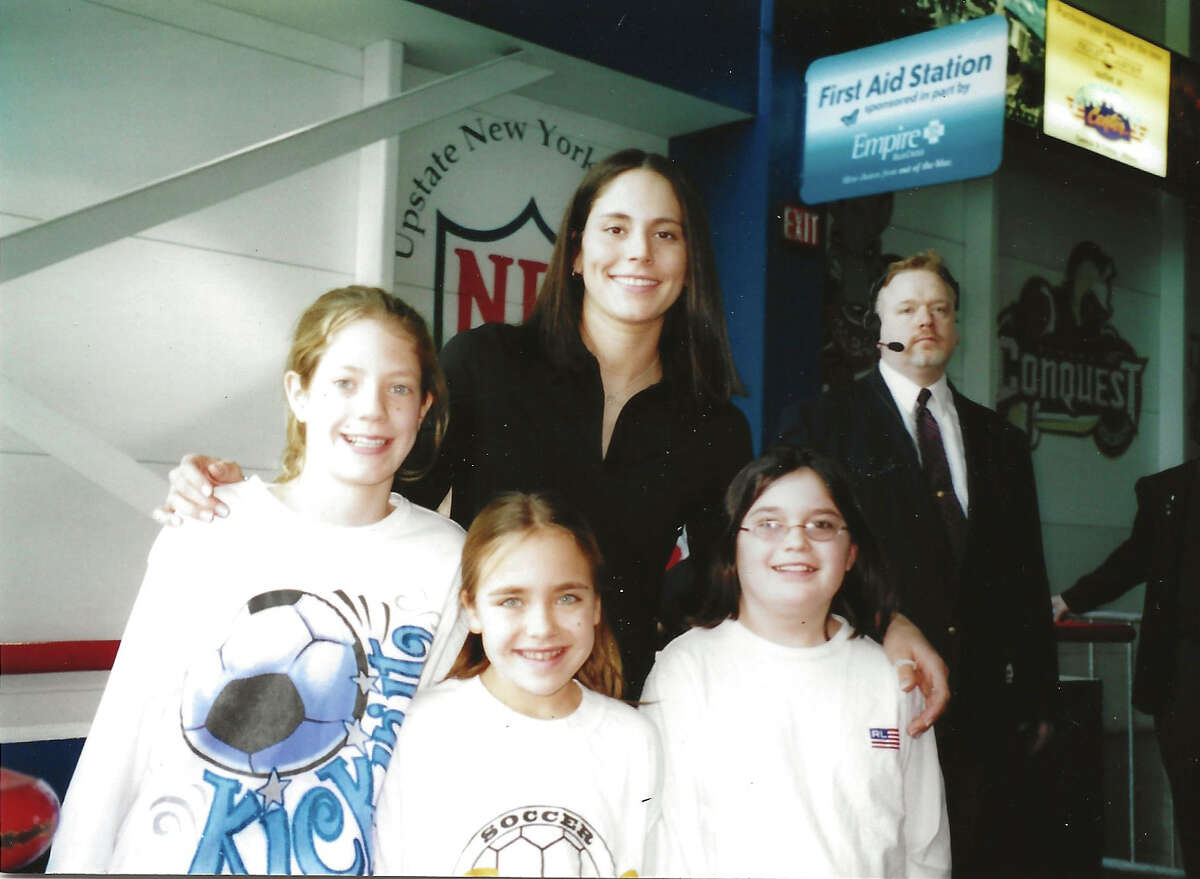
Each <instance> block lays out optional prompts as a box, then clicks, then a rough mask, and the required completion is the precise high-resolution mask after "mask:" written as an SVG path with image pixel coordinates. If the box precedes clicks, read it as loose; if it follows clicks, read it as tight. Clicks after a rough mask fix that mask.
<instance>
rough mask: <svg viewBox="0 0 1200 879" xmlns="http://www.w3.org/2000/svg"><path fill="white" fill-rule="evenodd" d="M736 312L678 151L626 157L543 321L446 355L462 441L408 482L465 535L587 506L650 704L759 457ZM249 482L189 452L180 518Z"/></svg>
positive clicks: (572, 245) (581, 204)
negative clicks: (538, 502)
mask: <svg viewBox="0 0 1200 879" xmlns="http://www.w3.org/2000/svg"><path fill="white" fill-rule="evenodd" d="M722 308H723V306H722V303H721V296H720V291H719V289H718V283H717V273H716V265H715V260H714V257H713V252H712V245H711V242H710V240H709V232H708V224H707V220H706V218H705V214H704V210H703V206H702V204H701V202H700V199H699V197H698V196H697V194H696V193H695V191H694V189H693V188H692V187H691V185H690V184H689V183H688V182H687V180H686V179H685V178H684V177H683V175H682V174H681V173H680V171H679V170H678V169H677V168H676V167H675V165H674V163H673V162H672V161H671V160H670V159H667V158H665V157H663V156H659V155H655V154H652V153H645V152H642V151H641V150H624V151H622V152H619V153H616V154H615V155H613V156H610V157H609V158H607V159H605V160H603V161H601V162H599V163H598V164H596V165H595V166H594V167H593V168H592V169H591V171H589V173H588V174H587V176H586V177H585V178H584V180H583V182H582V183H581V184H580V185H579V188H578V189H577V190H576V192H575V194H574V196H573V197H572V199H571V202H570V204H569V206H568V208H567V211H566V215H565V216H564V217H563V221H562V224H561V226H560V228H559V232H558V238H557V241H556V244H555V247H554V252H553V254H552V256H551V258H550V264H549V267H548V268H547V272H546V277H545V279H544V281H543V283H542V287H541V290H540V291H539V294H538V301H537V305H536V307H535V309H534V313H533V314H532V315H531V316H530V318H529V319H528V320H527V321H526V322H525V323H524V324H522V325H521V326H508V325H503V324H488V325H484V326H481V327H477V328H475V329H473V330H468V331H466V332H464V333H460V334H459V335H457V336H455V337H454V338H453V339H451V340H450V341H449V342H448V343H447V344H446V346H445V348H444V349H443V350H442V353H441V359H442V365H443V368H444V370H445V372H446V377H447V381H448V382H449V385H450V428H449V431H448V432H447V435H446V437H445V440H444V442H443V445H442V450H441V453H440V455H439V457H438V460H437V463H436V465H435V466H434V468H433V470H432V471H431V472H430V473H429V474H428V475H427V476H426V477H424V478H423V479H422V480H421V481H419V482H416V483H398V484H397V488H398V490H400V491H401V492H403V493H404V494H406V495H407V496H409V497H410V498H412V499H413V500H415V501H417V502H419V503H422V504H425V505H426V506H431V507H433V506H438V504H439V503H440V502H442V501H443V499H444V498H445V497H446V495H447V492H449V495H450V516H451V517H452V518H453V519H455V520H456V521H457V522H459V523H460V524H461V525H463V526H464V527H465V526H467V525H469V524H470V522H471V519H472V518H473V517H474V515H475V513H476V512H478V511H479V510H480V509H481V508H482V507H483V506H484V505H485V504H486V503H487V502H488V500H489V499H490V498H491V497H492V496H494V495H495V494H496V493H497V492H500V491H504V490H523V491H533V490H547V489H550V490H554V491H557V492H559V493H560V494H561V495H563V496H564V497H565V498H566V500H567V501H568V502H569V503H571V504H573V505H575V506H576V507H577V508H578V509H580V510H582V511H583V512H584V514H585V515H586V516H587V518H588V519H589V521H590V522H591V524H592V527H593V528H594V529H595V531H596V535H597V538H598V539H599V541H600V545H601V548H602V550H603V552H604V556H605V560H606V562H607V567H608V574H609V575H610V580H611V589H610V591H609V593H608V595H607V596H606V612H607V613H608V617H609V620H610V622H611V623H612V625H613V628H614V630H615V632H616V635H617V639H618V642H619V643H620V646H621V653H622V659H623V661H624V664H625V673H626V677H627V679H628V681H629V684H630V687H629V690H630V693H631V694H633V695H636V694H637V693H638V692H639V691H640V689H641V684H642V681H643V679H644V678H645V675H646V673H647V672H648V671H649V667H650V663H651V661H652V659H653V655H654V650H655V649H656V647H658V646H660V644H661V642H662V640H663V638H664V637H665V636H666V635H668V634H671V633H673V631H674V630H675V629H676V628H677V625H678V623H679V620H678V617H679V614H678V613H677V612H674V610H675V608H676V607H677V605H683V606H687V605H688V604H690V603H691V600H690V599H691V597H692V596H694V594H695V592H696V590H698V589H699V588H701V587H700V586H699V585H698V583H699V577H701V576H703V575H704V573H706V572H705V567H706V566H705V565H704V564H703V563H702V561H701V560H702V559H703V556H704V554H705V550H706V549H707V547H708V546H709V545H710V544H711V542H712V540H713V539H714V537H715V535H716V533H717V531H718V529H719V526H720V522H719V519H720V512H719V511H720V503H721V497H722V494H723V492H724V489H725V486H726V485H727V484H728V482H729V480H730V479H731V478H732V477H733V475H734V474H735V473H736V472H737V471H738V469H739V468H740V467H741V466H742V465H743V464H744V463H745V462H746V461H748V460H749V459H750V456H751V442H750V433H749V428H748V426H747V424H746V420H745V418H744V417H743V416H742V414H741V413H740V411H738V409H737V408H736V407H734V406H733V404H732V403H731V402H730V397H731V396H732V395H733V394H735V393H740V392H742V387H741V384H740V382H739V381H738V378H737V375H736V372H735V369H734V365H733V358H732V355H731V353H730V349H729V341H728V336H727V333H726V328H725V318H724V313H723V310H722ZM420 453H421V452H420V449H418V450H417V451H415V452H414V455H418V454H420ZM238 476H240V473H238V472H237V471H236V465H232V464H231V463H230V462H223V461H214V460H213V459H209V458H203V457H196V456H189V457H187V458H185V459H184V461H183V463H182V464H181V465H180V467H179V468H177V469H176V470H174V471H172V475H171V481H172V486H173V488H172V493H171V495H170V497H169V498H168V505H169V506H168V507H167V508H164V509H165V510H170V509H173V510H175V511H177V512H178V513H183V514H185V515H198V516H199V517H201V518H203V517H205V516H208V517H211V516H212V515H213V513H214V512H216V514H217V515H220V514H222V510H221V509H220V505H219V504H217V503H215V502H214V500H213V499H212V496H211V490H210V487H209V486H210V482H215V481H224V480H228V479H231V478H237V477H238ZM206 489H207V490H208V492H207V493H206ZM682 534H686V544H687V545H688V547H689V549H690V552H691V553H692V555H693V556H696V558H693V559H692V560H691V563H690V567H691V570H692V572H693V576H692V577H691V578H688V577H675V578H674V579H675V580H676V581H677V582H679V583H682V584H683V588H682V589H681V590H679V591H681V592H682V593H683V595H682V596H681V597H679V600H678V601H675V600H672V601H669V602H664V600H663V599H664V596H663V584H664V570H665V568H666V566H667V563H668V561H669V559H670V557H671V553H672V550H673V549H674V547H675V546H676V544H677V542H679V541H678V538H679V537H680V535H682ZM689 593H690V594H689ZM887 646H888V648H889V652H891V653H894V654H895V655H894V658H896V659H899V658H907V657H910V656H913V657H915V658H916V659H917V660H918V661H919V663H920V665H921V667H922V669H924V670H926V671H928V672H929V673H930V674H931V675H932V677H933V689H934V693H933V696H932V698H931V699H930V711H929V712H927V713H928V714H929V715H930V716H932V715H933V714H936V713H940V710H941V708H942V705H943V703H944V699H942V698H941V693H943V692H945V680H944V666H943V665H942V664H941V661H940V659H938V657H937V656H936V654H935V653H933V651H932V650H931V649H930V648H929V647H928V644H927V643H926V642H925V641H924V639H923V638H922V637H921V636H920V633H919V632H917V631H916V629H915V628H913V627H912V626H911V624H908V623H907V622H906V621H903V622H901V623H900V624H893V625H892V626H891V628H890V629H889V633H888V644H887ZM939 675H942V677H939ZM925 719H926V720H929V719H930V718H925Z"/></svg>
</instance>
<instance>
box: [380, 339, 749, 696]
mask: <svg viewBox="0 0 1200 879" xmlns="http://www.w3.org/2000/svg"><path fill="white" fill-rule="evenodd" d="M579 353H580V356H579V358H578V361H579V365H578V367H576V368H565V369H564V368H556V367H554V366H553V365H551V364H550V363H549V361H548V360H547V358H546V356H545V354H544V353H543V351H542V349H541V346H540V344H539V341H538V337H537V334H536V332H535V331H534V329H533V328H532V327H529V326H522V327H514V326H508V325H504V324H487V325H485V326H482V327H477V328H476V329H473V330H469V331H467V332H464V333H460V334H459V335H457V336H455V337H454V338H453V339H451V340H450V342H449V343H447V345H446V346H445V348H444V349H443V350H442V353H441V361H442V367H443V369H444V370H445V372H446V378H447V381H448V383H449V385H450V428H449V430H448V432H447V435H446V437H445V440H444V442H443V444H442V451H441V454H440V455H439V457H438V462H437V464H436V466H435V468H434V470H433V472H431V473H430V474H429V475H428V476H427V477H425V478H424V479H423V480H421V481H420V482H418V483H400V484H399V485H398V489H399V490H400V491H402V492H404V493H405V494H406V495H407V496H408V497H410V498H411V499H412V500H414V501H416V502H417V503H421V504H424V505H426V506H436V505H437V504H438V503H439V502H440V500H441V499H442V497H444V496H445V493H446V490H447V489H448V488H449V487H450V486H451V485H452V486H453V488H454V494H453V501H452V505H451V517H452V518H453V519H454V520H455V521H456V522H458V523H459V524H460V525H462V526H463V527H464V528H465V527H468V526H469V525H470V523H471V520H472V518H474V516H475V514H476V513H478V512H479V510H480V509H481V508H482V507H483V506H484V505H486V504H487V502H488V501H489V500H490V499H491V498H492V497H494V496H495V495H496V494H497V493H499V492H502V491H537V490H553V491H555V492H557V493H558V494H559V495H560V496H562V497H563V498H564V499H565V500H566V501H567V502H568V503H570V504H572V505H573V506H575V507H576V508H577V509H578V510H580V511H581V512H582V513H583V514H584V515H585V516H586V517H587V519H588V522H589V523H590V524H591V526H592V528H593V529H594V530H595V532H596V538H597V540H598V542H599V544H600V549H601V551H602V552H603V553H604V558H605V562H606V569H607V574H608V583H607V589H606V592H605V597H604V604H605V613H606V614H607V616H608V620H609V623H610V625H611V626H612V627H613V630H614V633H615V634H616V637H617V642H618V644H619V645H620V647H621V658H622V661H623V663H624V666H625V677H626V681H627V683H628V684H629V693H630V695H636V694H637V693H638V692H640V690H641V685H642V681H643V679H644V678H645V676H646V673H647V672H648V671H649V669H650V664H651V662H652V660H653V656H654V650H655V649H656V647H657V646H658V640H659V635H658V623H659V622H660V621H661V620H662V617H663V605H662V587H663V572H664V570H665V568H666V565H667V561H668V559H669V558H670V555H671V551H672V548H673V547H674V545H675V543H676V539H677V537H678V535H679V533H680V531H681V529H682V528H683V527H684V526H686V527H687V534H688V543H689V547H690V551H691V553H692V554H693V556H695V558H693V559H692V563H691V569H692V575H693V580H692V582H691V584H690V586H689V588H691V589H693V590H698V589H701V588H703V584H702V582H701V581H700V579H699V578H700V577H701V576H704V577H706V576H707V565H706V564H702V563H700V560H701V559H702V558H704V556H705V552H706V550H707V549H708V548H709V547H710V546H711V544H712V541H713V540H714V539H715V538H716V535H717V533H718V530H719V528H720V510H721V503H722V498H723V495H724V491H725V487H726V486H727V485H728V484H729V481H730V479H732V478H733V476H734V474H736V473H737V471H738V470H739V469H740V468H741V466H742V465H743V464H745V463H746V462H747V461H748V460H749V459H750V456H751V444H750V431H749V426H748V425H747V423H746V419H745V417H744V416H743V415H742V414H741V412H740V411H739V410H738V409H737V408H736V407H735V406H733V405H732V404H731V403H719V404H714V405H709V406H707V407H701V406H697V405H696V404H695V403H694V402H693V398H692V397H691V395H690V394H689V393H687V392H686V391H685V390H684V388H683V387H681V386H680V385H678V384H676V383H673V382H672V381H671V379H670V378H669V377H667V378H664V380H663V381H661V382H659V383H658V384H655V385H653V386H651V387H649V388H646V389H645V390H643V391H641V392H639V393H638V394H635V395H634V396H633V397H632V398H631V399H630V400H629V401H628V402H627V403H626V404H625V406H624V408H623V409H622V410H621V414H620V416H619V418H618V420H617V423H616V426H615V427H614V429H613V434H612V439H611V440H610V442H609V447H608V454H607V456H604V455H602V454H601V437H602V427H603V417H604V390H603V387H602V385H601V381H600V369H599V366H598V364H597V363H596V360H595V358H594V357H592V356H591V354H590V353H588V352H587V351H586V349H584V348H583V346H582V344H580V346H579ZM693 603H694V602H693ZM665 622H666V627H665V630H666V631H667V632H673V631H674V630H675V629H677V627H678V623H679V621H678V620H675V619H668V620H666V621H665Z"/></svg>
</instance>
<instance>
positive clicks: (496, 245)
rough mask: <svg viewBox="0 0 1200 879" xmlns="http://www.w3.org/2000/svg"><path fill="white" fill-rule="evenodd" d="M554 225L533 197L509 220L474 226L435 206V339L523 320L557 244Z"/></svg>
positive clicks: (533, 300) (531, 308)
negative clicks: (547, 219) (489, 225)
mask: <svg viewBox="0 0 1200 879" xmlns="http://www.w3.org/2000/svg"><path fill="white" fill-rule="evenodd" d="M554 239H555V235H554V231H553V230H552V229H551V228H550V226H549V225H548V224H547V223H546V220H545V219H544V218H543V217H542V214H541V211H540V210H538V206H537V201H536V200H535V199H532V198H531V199H529V202H528V203H527V204H526V205H525V208H524V209H523V210H522V211H521V212H520V213H519V214H517V216H516V217H515V218H513V219H512V220H511V221H509V222H508V223H505V224H503V225H501V226H498V227H497V228H495V229H471V228H468V227H467V226H462V225H459V224H458V223H456V222H454V220H452V219H450V218H449V217H447V216H446V215H445V214H443V213H442V212H441V211H440V210H439V211H438V212H437V254H436V257H435V259H436V263H435V269H434V282H433V303H434V304H433V340H434V343H435V344H436V345H437V346H438V347H439V348H441V346H442V344H443V343H444V342H445V341H446V340H447V339H448V338H450V337H451V336H453V335H455V334H456V333H460V332H462V331H463V330H467V329H470V328H471V327H475V326H479V325H480V324H483V323H491V322H505V323H520V322H521V321H522V320H524V319H525V318H526V317H528V316H529V314H530V312H532V311H533V304H534V302H535V301H536V299H537V291H538V287H539V286H540V285H541V283H542V278H543V277H544V276H545V273H546V265H547V263H548V262H549V261H550V252H551V250H552V248H553V247H554Z"/></svg>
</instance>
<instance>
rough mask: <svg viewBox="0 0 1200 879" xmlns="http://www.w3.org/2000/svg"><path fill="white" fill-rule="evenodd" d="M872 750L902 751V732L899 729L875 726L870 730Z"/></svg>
mask: <svg viewBox="0 0 1200 879" xmlns="http://www.w3.org/2000/svg"><path fill="white" fill-rule="evenodd" d="M868 734H869V735H870V738H871V747H872V748H885V749H887V750H891V751H899V750H900V730H899V729H898V728H897V727H894V726H890V727H886V728H885V727H879V726H873V727H871V728H870V730H868Z"/></svg>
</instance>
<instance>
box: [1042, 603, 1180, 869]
mask: <svg viewBox="0 0 1200 879" xmlns="http://www.w3.org/2000/svg"><path fill="white" fill-rule="evenodd" d="M1083 619H1084V620H1085V622H1063V623H1058V624H1056V625H1055V634H1056V636H1057V639H1058V642H1059V643H1060V644H1064V643H1066V644H1070V643H1076V644H1086V645H1087V675H1088V677H1089V678H1093V679H1095V678H1098V677H1099V676H1098V674H1097V663H1096V645H1097V644H1121V645H1122V648H1123V654H1124V656H1123V659H1124V675H1123V676H1124V679H1125V680H1124V693H1123V699H1122V704H1123V706H1124V714H1125V758H1126V764H1127V768H1126V773H1127V778H1126V790H1127V796H1126V820H1127V822H1128V827H1129V834H1128V845H1129V857H1128V858H1127V859H1125V858H1113V857H1105V858H1103V860H1102V864H1103V866H1104V868H1105V869H1109V870H1121V871H1126V872H1136V873H1150V874H1156V875H1162V876H1182V875H1183V870H1182V868H1180V867H1179V866H1178V865H1177V863H1176V859H1175V814H1174V804H1173V803H1172V801H1171V796H1170V793H1169V788H1168V789H1167V790H1168V792H1167V793H1166V795H1165V796H1164V797H1163V801H1164V803H1165V808H1166V828H1167V830H1166V833H1167V840H1166V842H1167V850H1168V852H1169V853H1170V854H1169V857H1170V863H1169V864H1158V863H1150V862H1147V861H1141V860H1138V857H1137V833H1136V823H1135V801H1134V784H1135V780H1136V769H1135V767H1136V763H1135V759H1134V723H1133V720H1134V708H1133V649H1134V648H1133V642H1134V638H1135V636H1136V633H1137V628H1136V627H1137V626H1139V625H1140V623H1141V621H1142V615H1141V614H1140V613H1126V612H1122V611H1093V612H1091V613H1088V614H1084V615H1083ZM1107 682H1108V683H1111V681H1107Z"/></svg>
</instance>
